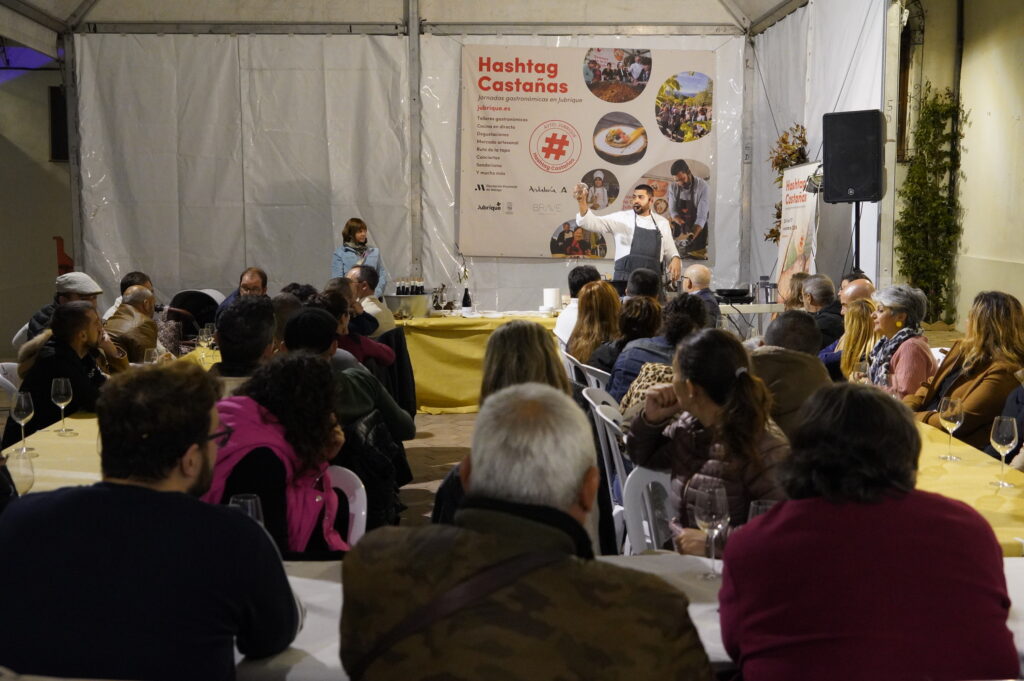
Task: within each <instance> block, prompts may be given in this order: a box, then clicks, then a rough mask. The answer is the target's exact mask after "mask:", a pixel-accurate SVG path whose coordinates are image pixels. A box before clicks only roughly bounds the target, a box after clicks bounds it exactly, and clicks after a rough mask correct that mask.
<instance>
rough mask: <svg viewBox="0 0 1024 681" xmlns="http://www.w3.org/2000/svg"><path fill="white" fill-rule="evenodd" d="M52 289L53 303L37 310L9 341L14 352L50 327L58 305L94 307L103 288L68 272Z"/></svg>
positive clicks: (77, 273)
mask: <svg viewBox="0 0 1024 681" xmlns="http://www.w3.org/2000/svg"><path fill="white" fill-rule="evenodd" d="M54 289H55V291H56V292H55V293H54V296H53V302H52V303H49V304H47V305H44V306H43V307H41V308H39V310H37V311H36V313H35V314H34V315H32V318H31V319H30V320H28V324H26V325H25V326H23V327H21V329H20V330H19V331H18V333H17V334H15V336H14V339H13V340H12V341H11V344H12V345H14V349H15V351H17V350H20V349H21V346H22V345H24V344H25V341H29V340H32V339H33V338H35V337H36V336H38V335H39V334H40V333H42V332H43V329H46V328H48V327H49V326H50V318H51V317H53V311H54V310H56V309H57V306H58V305H61V304H63V303H71V302H74V301H76V300H84V301H86V302H89V303H92V306H93V307H96V297H97V296H98V295H100V294H101V293H103V288H102V287H100V285H99V284H97V283H96V281H95V280H94V279H93V278H92V277H90V276H89V275H88V274H86V273H85V272H68V273H66V274H62V275H60V276H59V277H57V281H55V282H54Z"/></svg>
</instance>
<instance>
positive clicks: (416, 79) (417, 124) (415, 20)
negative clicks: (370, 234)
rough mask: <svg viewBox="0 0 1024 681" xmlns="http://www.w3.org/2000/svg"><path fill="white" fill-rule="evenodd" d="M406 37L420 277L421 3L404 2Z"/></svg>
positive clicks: (413, 238) (414, 246) (412, 223)
mask: <svg viewBox="0 0 1024 681" xmlns="http://www.w3.org/2000/svg"><path fill="white" fill-rule="evenodd" d="M405 26H406V29H407V30H408V36H409V50H408V56H409V230H410V234H409V246H410V255H411V260H412V262H411V263H410V264H411V270H410V272H411V274H412V276H413V277H415V278H420V277H422V276H423V157H422V153H423V148H422V147H423V137H422V134H423V114H422V106H421V102H420V79H421V71H420V68H421V67H420V30H421V29H420V3H419V0H405Z"/></svg>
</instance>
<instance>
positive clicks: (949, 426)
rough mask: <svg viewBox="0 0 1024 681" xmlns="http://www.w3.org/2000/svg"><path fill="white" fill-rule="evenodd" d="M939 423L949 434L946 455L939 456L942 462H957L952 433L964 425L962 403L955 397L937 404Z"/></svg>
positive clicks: (944, 398)
mask: <svg viewBox="0 0 1024 681" xmlns="http://www.w3.org/2000/svg"><path fill="white" fill-rule="evenodd" d="M939 423H941V424H942V427H943V428H944V429H945V430H946V432H947V433H949V443H948V445H947V447H946V453H945V454H942V455H940V456H939V458H940V459H942V460H943V461H959V460H960V457H959V456H956V455H955V454H953V431H954V430H956V429H957V428H959V427H960V426H962V425H963V423H964V403H963V402H961V401H960V400H958V399H957V398H955V397H943V398H942V400H941V401H940V402H939Z"/></svg>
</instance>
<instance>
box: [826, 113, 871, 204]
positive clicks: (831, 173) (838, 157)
mask: <svg viewBox="0 0 1024 681" xmlns="http://www.w3.org/2000/svg"><path fill="white" fill-rule="evenodd" d="M822 134H823V135H824V148H825V157H824V158H825V187H824V189H825V197H824V198H825V202H826V203H853V202H854V201H881V200H882V194H883V193H884V184H883V178H882V166H883V161H884V158H885V157H884V156H883V149H882V147H883V144H884V142H885V119H884V118H883V117H882V112H881V111H879V110H878V109H869V110H867V111H844V112H842V113H830V114H825V115H824V116H823V117H822Z"/></svg>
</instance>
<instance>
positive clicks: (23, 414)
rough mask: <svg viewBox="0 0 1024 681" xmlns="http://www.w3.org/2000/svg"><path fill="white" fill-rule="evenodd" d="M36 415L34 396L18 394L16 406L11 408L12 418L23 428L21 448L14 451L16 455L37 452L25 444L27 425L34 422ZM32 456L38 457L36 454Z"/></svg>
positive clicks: (15, 400)
mask: <svg viewBox="0 0 1024 681" xmlns="http://www.w3.org/2000/svg"><path fill="white" fill-rule="evenodd" d="M35 413H36V409H35V406H34V405H33V404H32V395H31V394H30V393H18V394H17V395H16V396H15V397H14V405H13V406H12V407H11V418H12V419H14V422H15V423H17V424H18V425H19V426H21V446H20V447H18V448H17V449H15V450H14V453H15V454H27V453H29V452H34V451H35V449H33V448H32V447H29V446H28V445H27V444H26V442H25V424H26V423H28V422H29V421H31V420H32V417H33V416H35ZM32 456H36V454H33V455H32Z"/></svg>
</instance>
